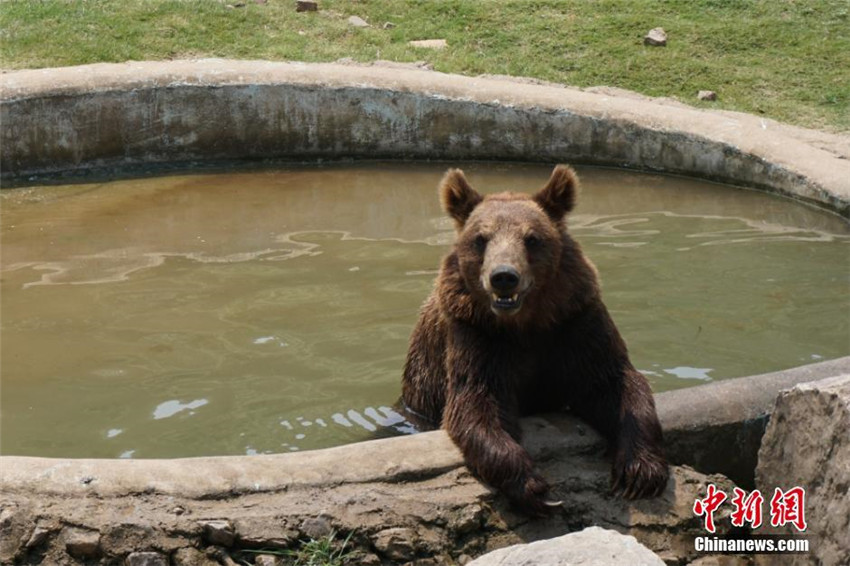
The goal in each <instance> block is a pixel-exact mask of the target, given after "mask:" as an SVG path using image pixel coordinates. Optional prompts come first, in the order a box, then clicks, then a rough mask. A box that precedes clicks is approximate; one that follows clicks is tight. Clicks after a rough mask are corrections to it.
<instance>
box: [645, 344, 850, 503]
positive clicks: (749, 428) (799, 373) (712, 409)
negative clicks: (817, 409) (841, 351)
mask: <svg viewBox="0 0 850 566" xmlns="http://www.w3.org/2000/svg"><path fill="white" fill-rule="evenodd" d="M847 373H850V357H844V358H838V359H836V360H830V361H826V362H820V363H817V364H811V365H807V366H802V367H798V368H793V369H788V370H783V371H777V372H772V373H766V374H762V375H754V376H750V377H741V378H738V379H727V380H724V381H718V382H715V383H710V384H707V385H701V386H698V387H690V388H688V389H679V390H676V391H666V392H664V393H659V394H658V395H656V404H657V409H658V417H659V419H660V420H661V426H662V428H663V429H664V441H665V444H666V448H667V456H668V458H669V459H670V461H671V462H672V463H674V464H687V465H689V466H693V467H694V468H696V469H698V470H700V471H701V472H704V473H708V474H723V475H725V476H727V477H729V478H730V479H732V481H734V482H735V483H737V484H738V485H740V486H742V487H746V488H747V489H753V487H754V474H755V469H756V463H757V462H758V451H759V447H760V446H761V439H762V436H763V435H764V431H765V428H766V427H767V423H768V420H769V418H770V413H771V411H772V410H773V406H774V403H775V402H776V396H777V395H778V394H779V392H780V391H782V390H784V389H789V388H791V387H794V386H795V385H797V384H798V383H806V382H809V381H817V380H821V379H826V378H829V377H835V376H839V375H844V374H847Z"/></svg>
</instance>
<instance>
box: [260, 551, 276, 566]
mask: <svg viewBox="0 0 850 566" xmlns="http://www.w3.org/2000/svg"><path fill="white" fill-rule="evenodd" d="M278 564H280V561H279V560H278V559H277V556H272V555H271V554H258V555H257V556H256V557H255V558H254V565H255V566H278Z"/></svg>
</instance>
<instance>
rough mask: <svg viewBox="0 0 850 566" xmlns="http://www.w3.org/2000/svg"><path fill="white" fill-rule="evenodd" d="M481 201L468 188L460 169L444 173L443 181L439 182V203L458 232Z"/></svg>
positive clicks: (470, 188) (476, 194)
mask: <svg viewBox="0 0 850 566" xmlns="http://www.w3.org/2000/svg"><path fill="white" fill-rule="evenodd" d="M482 200H484V197H482V196H481V195H480V194H478V192H476V191H475V189H473V188H472V187H471V186H469V182H468V181H467V180H466V177H464V176H463V171H461V170H460V169H449V170H448V171H446V174H445V176H443V180H442V181H440V201H441V202H442V203H443V210H445V211H446V213H447V214H448V215H449V216H451V217H452V218H453V219H454V221H455V224H456V225H457V228H458V230H460V229H461V228H463V225H464V224H465V223H466V219H467V218H469V215H470V214H472V210H473V209H474V208H475V207H476V206H478V204H479V203H480V202H481V201H482Z"/></svg>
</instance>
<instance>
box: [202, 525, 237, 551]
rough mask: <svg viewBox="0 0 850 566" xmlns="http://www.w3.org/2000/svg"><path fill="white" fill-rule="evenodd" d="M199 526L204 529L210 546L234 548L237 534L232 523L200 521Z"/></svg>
mask: <svg viewBox="0 0 850 566" xmlns="http://www.w3.org/2000/svg"><path fill="white" fill-rule="evenodd" d="M198 524H199V525H200V526H201V527H202V528H203V529H204V538H205V539H206V540H207V542H209V543H210V544H215V545H219V546H233V542H234V540H235V539H236V533H235V532H234V530H233V525H231V524H230V521H225V520H222V519H214V520H211V521H199V522H198Z"/></svg>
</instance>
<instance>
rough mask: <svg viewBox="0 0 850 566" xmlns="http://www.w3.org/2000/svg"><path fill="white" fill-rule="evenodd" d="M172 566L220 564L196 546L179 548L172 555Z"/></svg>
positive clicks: (214, 565) (213, 565)
mask: <svg viewBox="0 0 850 566" xmlns="http://www.w3.org/2000/svg"><path fill="white" fill-rule="evenodd" d="M172 562H173V563H174V566H220V565H219V563H218V561H216V560H213V559H211V558H208V557H207V555H206V554H204V553H203V552H201V551H200V550H198V549H197V548H191V547H187V548H181V549H179V550H178V551H177V552H175V553H174V556H173V557H172Z"/></svg>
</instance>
